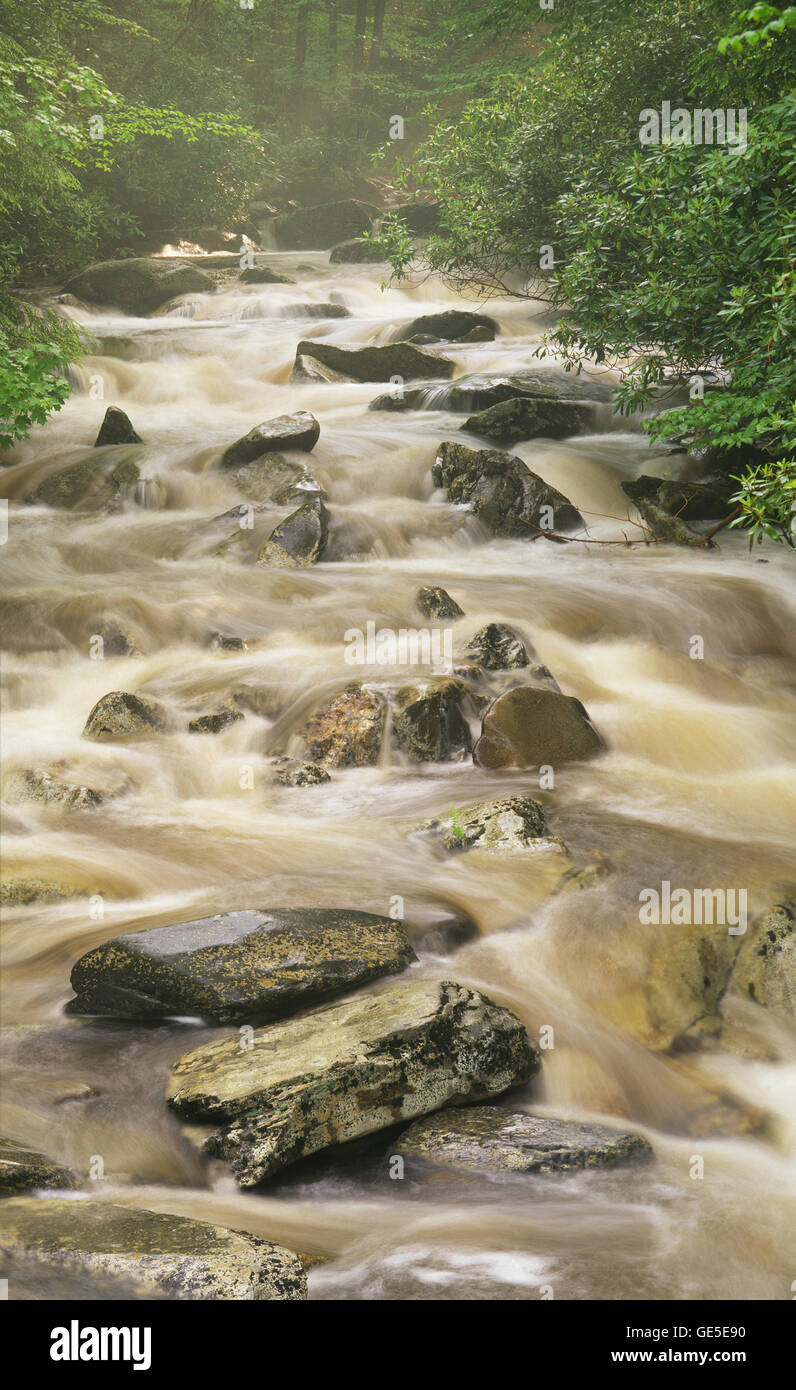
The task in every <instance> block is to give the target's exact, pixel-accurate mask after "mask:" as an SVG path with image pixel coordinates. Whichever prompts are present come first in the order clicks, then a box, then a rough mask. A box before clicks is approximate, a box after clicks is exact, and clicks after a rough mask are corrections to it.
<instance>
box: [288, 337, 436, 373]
mask: <svg viewBox="0 0 796 1390" xmlns="http://www.w3.org/2000/svg"><path fill="white" fill-rule="evenodd" d="M305 358H311V359H312V360H313V361H314V362H320V363H321V364H322V365H323V366H324V367H329V368H331V370H332V371H334V372H338V373H340V374H341V375H342V376H343V377H347V378H348V379H349V380H350V381H389V380H390V377H393V376H399V377H401V378H402V379H403V380H404V381H416V380H417V379H418V378H422V377H449V376H453V372H454V364H453V362H451V360H450V358H448V357H441V356H439V355H438V354H435V353H431V352H426V350H425V349H424V348H419V347H416V346H415V345H414V343H387V344H385V345H384V346H383V347H361V348H342V347H336V346H335V345H334V343H318V342H314V341H313V342H305V341H303V342H300V343H299V345H298V347H297V348H296V369H295V375H296V379H299V380H300V379H301V377H300V375H299V373H298V364H299V362H300V360H301V361H302V362H303V360H304V359H305Z"/></svg>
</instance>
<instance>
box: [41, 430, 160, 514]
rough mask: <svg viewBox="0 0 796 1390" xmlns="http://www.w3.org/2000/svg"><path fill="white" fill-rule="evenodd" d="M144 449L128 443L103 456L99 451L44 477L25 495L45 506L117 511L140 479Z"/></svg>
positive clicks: (131, 493)
mask: <svg viewBox="0 0 796 1390" xmlns="http://www.w3.org/2000/svg"><path fill="white" fill-rule="evenodd" d="M141 454H142V451H141V448H140V446H137V445H136V446H131V445H128V446H125V447H123V448H119V449H118V450H116V451H115V452H114V453H113V454H111V455H110V456H108V454H105V456H104V457H100V456H97V455H96V454H92V455H90V456H89V457H88V458H85V459H80V460H79V462H78V463H72V464H70V465H69V466H68V468H61V469H59V470H58V471H57V472H56V473H50V474H49V475H48V476H47V477H46V478H43V479H42V481H41V482H40V483H39V484H38V486H37V487H36V488H35V489H34V490H33V492H31V493H29V494H28V496H27V497H26V498H25V501H26V502H30V503H33V504H34V505H39V506H45V507H59V508H64V509H71V508H79V509H80V510H81V511H93V512H99V511H116V510H118V509H119V507H120V506H121V504H122V502H123V501H124V499H125V497H127V496H132V495H133V493H134V491H135V489H136V487H137V485H138V483H139V481H140V479H141V466H140V464H141Z"/></svg>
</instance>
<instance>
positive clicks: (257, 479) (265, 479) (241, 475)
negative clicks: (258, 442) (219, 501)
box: [233, 454, 326, 506]
mask: <svg viewBox="0 0 796 1390" xmlns="http://www.w3.org/2000/svg"><path fill="white" fill-rule="evenodd" d="M233 478H234V481H235V484H236V485H237V487H239V488H240V490H241V492H242V493H243V495H244V496H245V497H248V498H249V500H250V501H251V502H260V503H262V502H275V503H276V505H277V506H284V505H286V504H287V503H289V502H299V501H302V500H303V499H304V498H305V497H307V496H308V494H311V493H317V495H318V496H319V497H325V496H326V494H325V492H324V490H323V488H322V487H321V485H320V483H319V482H317V480H316V479H315V478H314V477H313V476H312V474H311V473H310V472H309V470H308V469H307V468H306V466H305V465H304V464H303V463H297V462H295V461H294V460H293V459H286V458H285V457H284V455H283V454H263V455H262V456H261V457H260V458H257V459H252V461H251V463H246V464H244V466H243V467H242V468H239V469H238V471H237V473H234V474H233Z"/></svg>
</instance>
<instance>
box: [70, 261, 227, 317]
mask: <svg viewBox="0 0 796 1390" xmlns="http://www.w3.org/2000/svg"><path fill="white" fill-rule="evenodd" d="M64 289H65V290H66V292H67V293H68V294H74V295H76V296H77V298H78V299H83V300H85V301H86V302H87V303H88V304H108V305H110V306H111V307H112V308H114V309H123V310H124V312H125V313H126V314H138V315H146V314H151V313H152V312H153V311H154V310H155V309H158V308H159V307H160V305H161V304H165V303H166V300H167V299H173V298H174V297H175V296H176V295H180V294H202V293H209V292H210V291H212V290H214V289H215V285H214V283H213V281H212V280H211V278H210V276H209V275H205V273H204V271H202V270H199V269H198V268H197V267H196V266H195V265H190V264H189V263H188V262H187V261H182V260H180V259H179V258H178V257H172V256H162V257H158V256H151V257H150V256H132V257H130V258H129V259H127V260H121V261H99V262H97V263H96V264H95V265H89V266H86V268H85V270H81V271H79V272H78V273H77V275H73V276H72V279H71V280H70V281H69V282H68V284H66V285H65V286H64Z"/></svg>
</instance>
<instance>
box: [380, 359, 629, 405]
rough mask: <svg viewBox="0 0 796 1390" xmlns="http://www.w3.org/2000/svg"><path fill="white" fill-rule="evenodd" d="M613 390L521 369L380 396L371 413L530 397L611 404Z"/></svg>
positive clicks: (554, 371)
mask: <svg viewBox="0 0 796 1390" xmlns="http://www.w3.org/2000/svg"><path fill="white" fill-rule="evenodd" d="M612 394H613V391H612V388H611V387H610V386H608V385H606V384H605V383H603V382H597V381H592V380H585V379H584V378H583V377H578V376H575V375H574V373H568V372H565V371H564V370H563V369H550V368H548V370H547V371H530V370H523V371H519V372H513V373H511V374H510V375H495V376H492V375H489V374H488V373H483V372H476V373H474V374H473V375H471V376H461V377H459V378H458V380H457V381H454V382H451V384H450V385H448V386H439V387H437V388H436V389H433V390H431V389H430V388H429V387H423V386H420V387H416V388H415V389H414V390H409V391H404V392H403V393H402V394H401V395H400V396H398V395H394V396H393V395H386V396H379V397H378V398H377V399H376V400H375V401H373V402H372V403H371V405H370V407H369V408H370V409H371V410H454V411H481V410H487V409H488V408H489V406H493V405H498V404H499V403H500V402H501V401H511V400H516V399H518V398H522V397H526V396H530V397H541V398H542V399H544V400H562V401H569V400H574V401H582V402H584V403H588V402H590V401H591V402H592V403H594V402H597V401H610V399H611V396H612Z"/></svg>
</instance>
